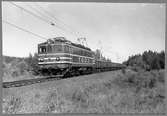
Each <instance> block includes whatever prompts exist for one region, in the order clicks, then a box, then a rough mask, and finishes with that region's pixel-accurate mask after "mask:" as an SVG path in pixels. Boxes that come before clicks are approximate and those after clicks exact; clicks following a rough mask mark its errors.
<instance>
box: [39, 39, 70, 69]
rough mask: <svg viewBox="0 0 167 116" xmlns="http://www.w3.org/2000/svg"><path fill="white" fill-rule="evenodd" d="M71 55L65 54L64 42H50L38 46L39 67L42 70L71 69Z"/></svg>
mask: <svg viewBox="0 0 167 116" xmlns="http://www.w3.org/2000/svg"><path fill="white" fill-rule="evenodd" d="M71 59H72V58H71V57H70V55H67V54H65V46H64V44H63V42H62V41H54V40H48V41H47V42H44V43H41V44H38V66H39V68H40V70H42V71H43V70H45V72H46V71H48V72H49V71H52V72H53V71H56V72H58V71H61V70H64V69H66V68H68V67H69V65H70V62H71Z"/></svg>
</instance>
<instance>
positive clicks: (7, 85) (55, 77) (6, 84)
mask: <svg viewBox="0 0 167 116" xmlns="http://www.w3.org/2000/svg"><path fill="white" fill-rule="evenodd" d="M114 70H120V68H119V69H114ZM114 70H111V71H114ZM70 77H71V76H70ZM63 78H68V77H66V76H65V75H52V76H44V77H43V78H36V79H27V80H19V81H12V82H3V88H11V87H21V86H26V85H31V84H35V83H42V82H47V81H52V80H60V79H63Z"/></svg>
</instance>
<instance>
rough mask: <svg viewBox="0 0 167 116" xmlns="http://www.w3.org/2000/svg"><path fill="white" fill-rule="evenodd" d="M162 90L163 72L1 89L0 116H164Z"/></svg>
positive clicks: (96, 76)
mask: <svg viewBox="0 0 167 116" xmlns="http://www.w3.org/2000/svg"><path fill="white" fill-rule="evenodd" d="M150 83H152V84H150ZM164 86H165V85H164V71H156V70H155V71H151V72H134V71H132V70H125V71H113V72H105V73H98V74H92V75H85V76H80V77H74V78H70V79H63V80H59V81H52V82H46V83H39V84H34V85H30V86H25V87H19V88H8V89H3V100H4V103H3V111H4V113H107V114H108V113H119V114H120V113H123V114H124V113H156V114H157V113H164V112H165V104H164V99H165V87H164ZM11 96H13V97H12V98H11Z"/></svg>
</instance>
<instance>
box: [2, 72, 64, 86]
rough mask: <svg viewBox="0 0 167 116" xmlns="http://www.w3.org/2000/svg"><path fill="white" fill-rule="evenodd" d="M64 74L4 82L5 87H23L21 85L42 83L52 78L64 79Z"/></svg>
mask: <svg viewBox="0 0 167 116" xmlns="http://www.w3.org/2000/svg"><path fill="white" fill-rule="evenodd" d="M63 76H64V75H55V76H47V77H45V78H37V79H28V80H19V81H12V82H3V88H10V87H21V86H26V85H31V84H35V83H42V82H47V81H52V80H60V79H62V77H63Z"/></svg>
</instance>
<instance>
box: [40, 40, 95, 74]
mask: <svg viewBox="0 0 167 116" xmlns="http://www.w3.org/2000/svg"><path fill="white" fill-rule="evenodd" d="M94 64H95V58H94V53H93V52H92V51H91V49H90V48H87V47H85V46H83V45H80V44H75V43H72V42H71V41H69V40H67V39H66V38H65V37H56V38H53V39H48V40H47V41H46V42H44V43H40V44H38V65H39V67H40V71H42V73H49V74H50V73H51V74H59V73H63V72H67V71H68V72H69V73H70V74H74V73H75V74H76V73H78V74H81V73H84V72H89V73H91V71H92V68H93V65H94Z"/></svg>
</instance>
